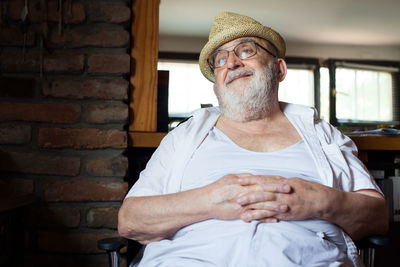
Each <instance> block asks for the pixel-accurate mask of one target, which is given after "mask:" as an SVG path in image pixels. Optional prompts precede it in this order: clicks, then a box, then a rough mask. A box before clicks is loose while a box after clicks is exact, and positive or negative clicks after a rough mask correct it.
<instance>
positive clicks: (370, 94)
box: [335, 62, 398, 124]
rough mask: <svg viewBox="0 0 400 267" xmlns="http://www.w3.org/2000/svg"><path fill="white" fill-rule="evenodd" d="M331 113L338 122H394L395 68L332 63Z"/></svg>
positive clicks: (396, 71)
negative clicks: (334, 113)
mask: <svg viewBox="0 0 400 267" xmlns="http://www.w3.org/2000/svg"><path fill="white" fill-rule="evenodd" d="M335 65H336V68H335V88H336V90H335V98H336V105H335V112H336V120H337V122H339V123H349V122H350V123H375V124H376V123H390V122H393V121H395V114H394V107H395V105H396V103H394V102H393V101H394V99H395V98H394V97H393V95H394V93H395V91H394V87H395V86H394V85H395V82H394V80H393V77H394V73H398V70H397V69H395V68H388V67H378V66H366V65H356V64H349V63H343V62H341V63H336V64H335Z"/></svg>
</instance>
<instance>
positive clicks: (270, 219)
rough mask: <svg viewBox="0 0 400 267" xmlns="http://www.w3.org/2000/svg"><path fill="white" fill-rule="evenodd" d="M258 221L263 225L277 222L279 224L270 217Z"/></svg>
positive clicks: (277, 220)
mask: <svg viewBox="0 0 400 267" xmlns="http://www.w3.org/2000/svg"><path fill="white" fill-rule="evenodd" d="M259 221H260V222H263V223H277V222H279V219H277V218H275V217H270V218H265V219H261V220H259Z"/></svg>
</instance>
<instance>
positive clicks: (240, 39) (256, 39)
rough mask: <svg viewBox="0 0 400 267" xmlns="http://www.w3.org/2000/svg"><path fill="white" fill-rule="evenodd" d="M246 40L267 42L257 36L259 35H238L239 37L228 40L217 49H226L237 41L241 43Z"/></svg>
mask: <svg viewBox="0 0 400 267" xmlns="http://www.w3.org/2000/svg"><path fill="white" fill-rule="evenodd" d="M247 40H248V41H250V40H252V41H256V42H262V43H268V41H266V40H264V39H262V38H259V37H252V36H248V37H240V38H237V39H234V40H232V41H229V42H227V43H225V44H223V45H221V46H220V47H219V48H218V49H217V50H223V49H227V48H230V47H232V46H235V45H237V44H239V43H241V42H243V41H247Z"/></svg>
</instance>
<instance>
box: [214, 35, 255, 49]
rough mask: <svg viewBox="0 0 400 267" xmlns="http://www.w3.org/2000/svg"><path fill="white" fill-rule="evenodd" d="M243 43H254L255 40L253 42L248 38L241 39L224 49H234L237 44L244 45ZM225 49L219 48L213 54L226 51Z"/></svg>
mask: <svg viewBox="0 0 400 267" xmlns="http://www.w3.org/2000/svg"><path fill="white" fill-rule="evenodd" d="M245 42H256V40H254V39H252V38H249V37H247V38H242V39H239V40H238V42H237V43H235V44H233V45H230V46H228V47H226V48H230V47H234V46H237V45H238V44H241V43H245ZM226 48H221V47H219V48H218V49H217V50H215V52H218V51H223V50H226Z"/></svg>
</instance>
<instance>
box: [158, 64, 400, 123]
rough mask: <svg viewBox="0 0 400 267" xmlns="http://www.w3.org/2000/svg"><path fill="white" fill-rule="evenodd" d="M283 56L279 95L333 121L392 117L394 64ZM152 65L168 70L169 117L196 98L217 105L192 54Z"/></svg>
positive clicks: (186, 110)
mask: <svg viewBox="0 0 400 267" xmlns="http://www.w3.org/2000/svg"><path fill="white" fill-rule="evenodd" d="M286 61H287V62H288V73H287V75H286V78H285V80H284V81H283V82H281V83H280V85H279V95H278V97H279V100H280V101H284V102H289V103H296V104H302V105H307V106H313V107H315V108H317V110H318V112H319V115H320V117H321V118H322V119H324V120H326V121H329V122H331V123H332V124H334V125H340V124H342V125H343V124H346V125H347V126H350V125H358V124H362V125H371V126H374V125H375V126H376V124H384V123H387V124H393V123H397V121H398V116H399V114H397V113H398V111H397V113H396V110H397V105H398V103H397V102H398V100H397V97H396V95H397V94H398V92H397V89H396V88H397V84H398V79H399V72H398V68H395V67H392V66H389V67H387V66H386V67H382V66H376V65H367V63H365V64H361V63H358V62H357V64H355V63H350V62H347V61H346V62H345V61H338V60H329V61H328V63H329V64H328V65H329V66H328V65H327V67H325V65H324V67H321V66H320V65H319V60H318V59H305V58H287V59H286ZM393 66H396V65H393ZM328 67H329V68H328ZM158 69H159V70H169V107H168V114H169V117H170V118H178V119H179V118H185V117H187V116H189V114H190V113H191V112H192V111H193V110H195V109H198V108H200V107H201V105H202V104H211V105H213V106H217V105H218V101H217V98H216V97H215V95H214V91H213V84H212V83H211V82H209V81H208V80H207V79H205V78H204V77H203V75H202V74H201V72H200V69H199V67H198V63H197V61H195V58H190V60H188V59H183V60H181V61H177V60H174V59H170V58H165V59H160V61H159V63H158ZM330 74H332V76H331V75H330Z"/></svg>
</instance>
